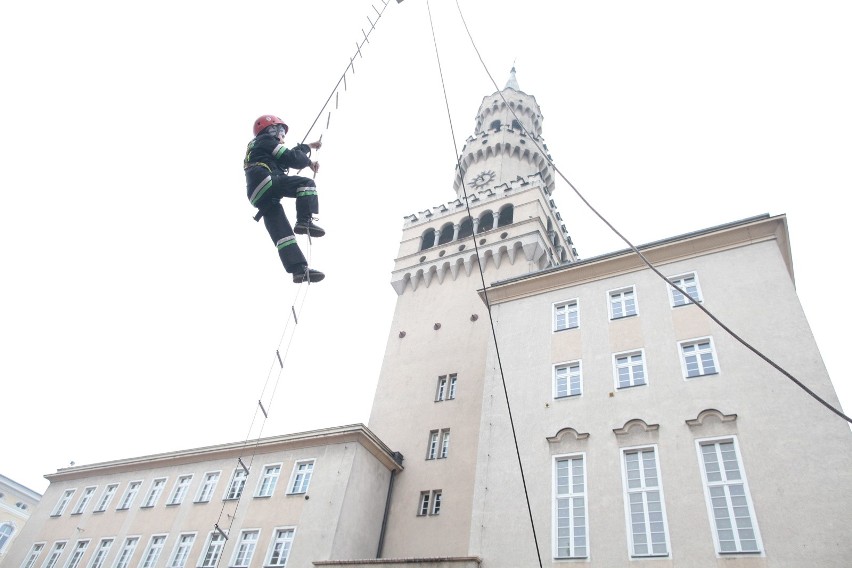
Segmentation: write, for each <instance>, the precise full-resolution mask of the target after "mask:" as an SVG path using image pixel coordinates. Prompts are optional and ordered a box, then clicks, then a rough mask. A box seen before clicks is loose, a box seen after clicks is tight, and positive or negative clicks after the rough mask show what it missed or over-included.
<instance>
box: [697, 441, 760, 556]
mask: <svg viewBox="0 0 852 568" xmlns="http://www.w3.org/2000/svg"><path fill="white" fill-rule="evenodd" d="M697 444H698V451H699V455H700V463H701V471H702V475H703V478H704V479H703V481H704V494H705V496H706V500H707V511H708V514H709V515H710V520H711V522H712V524H713V527H714V533H713V540H714V542H715V544H716V551H717V552H718V553H719V554H735V553H759V552H760V549H761V543H760V534H759V532H758V530H757V521H756V519H755V516H754V509H753V506H752V502H751V495H750V493H749V490H748V484H747V482H746V477H745V472H744V471H743V468H742V465H741V464H742V459H741V458H740V455H739V449H738V448H737V444H736V439H735V438H730V439H725V440H698V441H697Z"/></svg>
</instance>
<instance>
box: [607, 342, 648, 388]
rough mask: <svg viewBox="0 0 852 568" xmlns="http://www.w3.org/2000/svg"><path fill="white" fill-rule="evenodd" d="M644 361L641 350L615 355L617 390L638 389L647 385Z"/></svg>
mask: <svg viewBox="0 0 852 568" xmlns="http://www.w3.org/2000/svg"><path fill="white" fill-rule="evenodd" d="M642 359H643V357H642V351H641V350H639V351H634V352H632V353H618V354H616V355H613V362H614V365H615V383H616V384H615V386H616V388H619V389H623V388H627V387H637V386H640V385H644V384H645V383H646V380H645V364H644V362H643V360H642Z"/></svg>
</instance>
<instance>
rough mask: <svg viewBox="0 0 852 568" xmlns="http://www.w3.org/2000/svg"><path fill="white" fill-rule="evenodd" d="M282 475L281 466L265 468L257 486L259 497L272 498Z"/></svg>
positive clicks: (278, 464)
mask: <svg viewBox="0 0 852 568" xmlns="http://www.w3.org/2000/svg"><path fill="white" fill-rule="evenodd" d="M280 475H281V464H280V463H277V464H273V465H267V466H265V467H264V468H263V475H262V476H261V478H260V482H259V483H258V486H257V495H256V496H257V497H271V496H272V493H273V492H274V491H275V486H276V485H278V477H279V476H280Z"/></svg>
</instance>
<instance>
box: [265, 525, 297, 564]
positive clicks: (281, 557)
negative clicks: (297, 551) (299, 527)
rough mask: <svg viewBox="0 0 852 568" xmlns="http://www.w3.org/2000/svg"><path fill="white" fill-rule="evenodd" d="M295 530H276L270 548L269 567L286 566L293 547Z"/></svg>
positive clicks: (267, 561) (267, 562)
mask: <svg viewBox="0 0 852 568" xmlns="http://www.w3.org/2000/svg"><path fill="white" fill-rule="evenodd" d="M294 532H295V531H294V530H293V529H276V531H275V537H274V538H273V539H272V543H271V544H270V546H269V558H268V559H267V560H266V565H267V566H276V567H281V566H286V565H287V559H288V558H289V557H290V547H291V546H292V545H293V533H294Z"/></svg>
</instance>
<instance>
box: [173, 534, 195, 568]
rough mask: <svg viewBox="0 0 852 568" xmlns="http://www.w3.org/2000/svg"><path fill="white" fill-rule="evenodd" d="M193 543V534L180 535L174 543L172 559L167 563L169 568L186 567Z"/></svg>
mask: <svg viewBox="0 0 852 568" xmlns="http://www.w3.org/2000/svg"><path fill="white" fill-rule="evenodd" d="M194 543H195V535H194V534H182V535H180V536H179V537H178V540H177V542H176V543H175V549H174V551H173V552H172V559H171V561H169V568H184V567H185V566H186V559H187V558H189V553H190V552H191V551H192V545H193V544H194Z"/></svg>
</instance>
